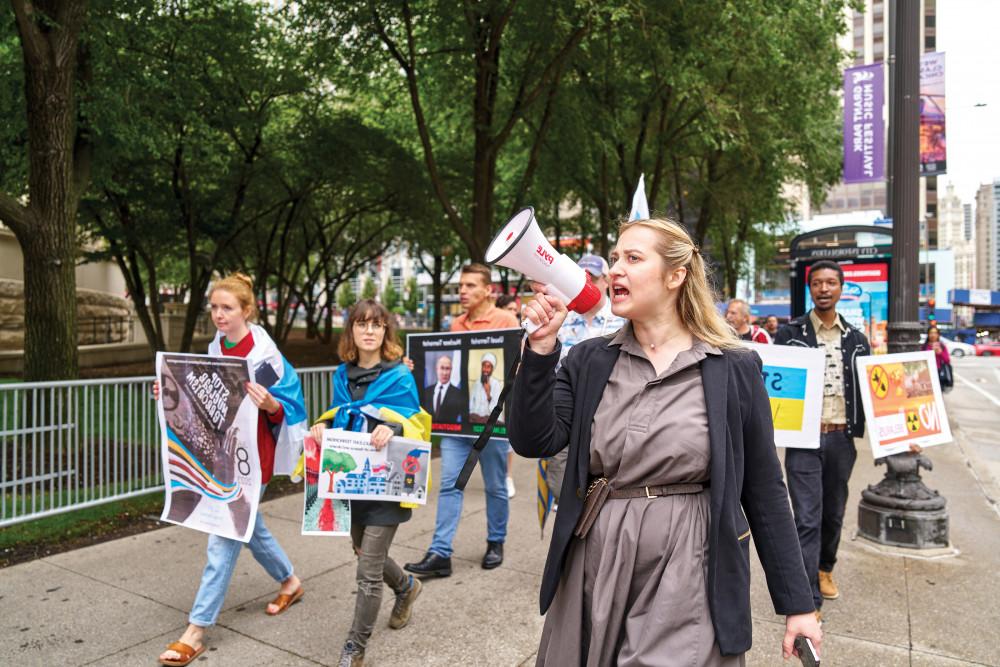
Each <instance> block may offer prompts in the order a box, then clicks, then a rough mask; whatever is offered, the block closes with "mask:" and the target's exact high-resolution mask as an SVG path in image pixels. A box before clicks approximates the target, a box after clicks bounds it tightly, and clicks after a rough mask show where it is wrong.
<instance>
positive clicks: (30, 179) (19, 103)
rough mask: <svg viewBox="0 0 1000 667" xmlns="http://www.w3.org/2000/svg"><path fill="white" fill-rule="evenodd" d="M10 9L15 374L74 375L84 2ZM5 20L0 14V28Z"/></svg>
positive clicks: (7, 206) (0, 102) (49, 1)
mask: <svg viewBox="0 0 1000 667" xmlns="http://www.w3.org/2000/svg"><path fill="white" fill-rule="evenodd" d="M11 7H12V9H13V24H14V27H16V32H17V37H18V41H19V44H20V50H19V53H18V52H15V51H14V50H13V49H12V48H11V41H10V40H9V39H8V38H7V37H6V35H7V34H9V33H6V31H5V33H4V35H3V36H0V40H2V41H0V59H2V61H0V62H2V63H3V69H4V70H5V74H7V75H8V76H9V77H10V78H5V80H6V81H10V82H17V83H19V84H20V90H17V89H12V88H8V87H6V84H5V87H4V89H3V92H0V95H2V97H0V107H2V108H0V113H2V114H3V117H4V119H5V121H4V124H5V125H9V128H7V129H6V130H5V131H4V134H8V133H10V134H12V135H13V136H14V137H15V138H16V139H15V141H16V143H15V144H14V146H13V147H14V150H13V151H10V150H9V149H10V146H9V145H8V146H5V150H2V151H0V153H2V154H3V157H0V167H3V169H0V171H3V172H7V169H6V168H7V167H8V166H12V167H13V171H12V172H11V174H7V173H4V174H3V176H2V178H3V182H2V183H0V222H3V223H4V224H5V225H7V227H9V228H10V230H11V231H12V232H14V236H15V237H16V238H17V241H18V243H19V244H20V246H21V252H22V255H23V257H24V378H25V379H26V380H56V379H68V378H75V377H76V375H77V369H78V361H77V318H76V273H75V271H76V260H77V233H76V222H77V221H76V216H77V209H78V207H79V203H80V198H81V197H82V196H83V193H84V192H85V191H86V189H87V187H88V184H89V183H90V167H91V159H92V144H91V135H90V132H89V130H88V126H87V120H86V117H85V113H84V109H83V107H84V104H82V102H81V97H82V94H81V89H82V88H83V86H84V85H85V84H86V83H87V82H88V81H89V79H90V77H91V62H90V57H89V54H88V50H87V45H86V42H85V41H84V40H83V39H82V38H81V34H82V33H83V31H84V29H85V24H86V20H87V12H88V3H87V2H86V0H63V1H61V2H56V1H54V0H35V1H31V0H12V1H11ZM10 24H11V21H10V15H7V14H6V13H5V15H4V17H3V19H0V26H2V27H3V28H9V27H11V25H10ZM15 59H19V60H20V63H17V64H19V65H20V67H19V68H17V67H16V65H14V61H15ZM17 69H19V70H20V71H17ZM8 136H9V135H8ZM4 138H7V137H4ZM11 152H13V155H11Z"/></svg>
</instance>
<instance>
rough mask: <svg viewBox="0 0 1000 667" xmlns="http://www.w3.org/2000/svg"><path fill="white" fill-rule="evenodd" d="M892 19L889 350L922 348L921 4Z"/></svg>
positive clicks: (902, 6) (900, 9)
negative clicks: (893, 64) (920, 298)
mask: <svg viewBox="0 0 1000 667" xmlns="http://www.w3.org/2000/svg"><path fill="white" fill-rule="evenodd" d="M895 5H896V14H895V16H892V17H890V18H891V19H892V23H893V25H892V27H893V35H892V39H891V42H892V49H893V51H895V66H894V67H893V72H892V97H891V99H892V116H891V117H890V119H889V132H890V136H891V137H892V140H891V141H890V145H891V149H892V156H891V165H892V175H891V179H892V181H891V182H892V187H891V192H892V201H891V203H890V205H891V207H892V208H891V210H892V268H891V270H890V280H889V284H890V288H889V289H890V299H889V327H888V329H889V331H888V333H889V352H911V351H915V350H917V349H918V347H919V343H920V322H919V318H918V305H919V289H920V261H919V252H920V220H919V216H920V214H919V211H918V208H919V205H920V180H919V179H920V3H919V2H915V1H909V0H907V1H903V2H896V3H895Z"/></svg>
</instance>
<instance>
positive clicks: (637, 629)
mask: <svg viewBox="0 0 1000 667" xmlns="http://www.w3.org/2000/svg"><path fill="white" fill-rule="evenodd" d="M609 345H621V351H620V353H619V357H618V361H617V362H616V364H615V367H614V370H613V371H612V373H611V378H610V379H609V380H608V385H607V387H606V388H605V390H604V395H603V397H602V398H601V404H600V406H599V407H598V409H597V413H596V414H595V415H594V423H593V430H592V434H593V435H592V439H591V445H590V474H591V476H592V477H602V476H603V477H607V478H608V479H609V480H610V481H611V486H612V487H613V488H622V489H623V488H629V487H635V486H653V485H661V484H676V483H683V482H702V481H706V480H708V479H709V456H710V455H709V442H708V417H707V413H706V408H705V394H704V391H703V388H702V383H701V368H700V362H701V360H702V359H704V358H705V357H706V356H707V355H709V354H719V351H718V350H717V349H716V348H714V347H712V346H710V345H707V344H705V343H702V342H700V341H698V342H696V343H695V345H694V346H693V347H692V348H691V349H690V350H685V351H683V352H681V353H680V354H678V355H677V358H676V359H675V360H674V362H673V363H672V364H671V365H670V367H669V368H667V369H666V370H665V371H664V372H663V373H661V374H660V375H659V376H657V375H656V372H655V370H654V369H653V365H652V363H650V361H649V359H648V358H647V357H646V355H645V353H644V352H643V351H642V348H641V346H640V345H639V344H638V343H637V342H636V340H635V338H634V336H633V334H632V326H631V325H627V326H626V327H625V328H623V329H622V330H621V331H619V332H618V335H616V336H615V337H614V338H613V339H612V340H611V342H610V343H609ZM709 493H710V492H709V491H708V490H705V491H703V492H701V493H699V494H693V495H676V496H665V497H661V498H654V499H647V498H632V499H621V500H608V501H607V502H606V503H605V505H604V507H603V508H602V510H601V513H600V515H599V516H598V518H597V521H596V522H595V523H594V526H593V528H591V530H590V533H588V535H587V538H586V540H579V539H575V538H574V541H573V543H572V544H571V545H570V549H569V553H568V555H567V562H566V566H565V568H564V569H563V577H562V580H561V581H560V582H559V589H558V591H557V592H556V596H555V599H554V600H553V602H552V606H551V607H550V608H549V611H548V614H547V616H546V618H545V627H544V629H543V631H542V641H541V645H540V647H539V649H538V660H537V664H538V665H550V666H561V665H574V666H575V665H591V666H593V665H601V666H604V665H643V666H647V665H665V666H666V665H669V666H671V667H672V666H675V665H685V666H691V667H701V666H702V665H712V666H715V667H738V666H742V665H744V664H745V663H744V657H743V656H742V655H740V656H726V657H723V656H722V655H721V654H720V653H719V647H718V645H717V644H716V643H715V631H714V629H713V627H712V619H711V617H710V616H709V608H708V595H707V588H706V583H705V580H706V567H707V562H708V522H709Z"/></svg>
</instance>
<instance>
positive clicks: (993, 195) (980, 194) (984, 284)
mask: <svg viewBox="0 0 1000 667" xmlns="http://www.w3.org/2000/svg"><path fill="white" fill-rule="evenodd" d="M998 225H1000V178H996V179H994V180H993V182H992V183H986V184H984V185H980V186H979V190H978V191H977V192H976V287H977V288H978V289H988V290H996V289H1000V250H998V246H997V240H998V237H1000V230H998V229H997V227H998Z"/></svg>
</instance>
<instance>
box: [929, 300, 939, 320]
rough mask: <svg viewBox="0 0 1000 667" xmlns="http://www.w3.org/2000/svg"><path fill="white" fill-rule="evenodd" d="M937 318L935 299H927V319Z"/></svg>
mask: <svg viewBox="0 0 1000 667" xmlns="http://www.w3.org/2000/svg"><path fill="white" fill-rule="evenodd" d="M936 319H937V316H936V315H935V314H934V299H927V321H928V322H933V321H934V320H936Z"/></svg>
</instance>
